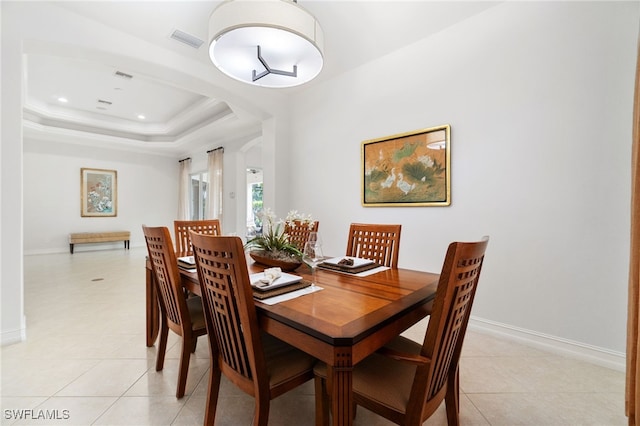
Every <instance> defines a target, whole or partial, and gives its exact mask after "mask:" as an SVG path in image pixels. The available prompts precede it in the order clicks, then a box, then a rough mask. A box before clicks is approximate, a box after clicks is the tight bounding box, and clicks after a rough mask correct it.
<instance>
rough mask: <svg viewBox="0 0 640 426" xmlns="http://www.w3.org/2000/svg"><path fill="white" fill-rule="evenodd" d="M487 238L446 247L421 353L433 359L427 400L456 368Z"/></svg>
mask: <svg viewBox="0 0 640 426" xmlns="http://www.w3.org/2000/svg"><path fill="white" fill-rule="evenodd" d="M488 242H489V241H488V238H486V239H483V240H482V241H479V242H473V243H461V242H454V243H451V244H450V245H449V248H448V250H447V255H446V257H445V261H444V265H443V267H442V272H441V274H440V281H439V283H438V290H437V293H436V298H435V301H434V304H433V310H432V312H431V317H430V319H429V325H428V326H427V332H426V335H425V341H424V344H423V348H422V355H423V356H425V357H427V358H430V359H431V360H432V362H431V364H430V367H429V372H428V378H427V381H428V386H427V395H426V396H427V400H428V399H431V398H432V397H434V396H435V395H436V394H438V392H440V390H441V389H442V388H443V386H445V385H446V383H447V378H448V377H449V375H450V374H452V368H454V369H455V368H457V365H458V361H459V358H460V352H461V350H462V343H463V341H464V336H465V333H466V328H467V324H468V322H469V316H470V313H471V307H472V305H473V299H474V297H475V293H476V288H477V284H478V280H479V278H480V271H481V270H482V263H483V260H484V253H485V251H486V248H487V245H488Z"/></svg>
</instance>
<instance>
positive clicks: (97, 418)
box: [91, 394, 148, 425]
mask: <svg viewBox="0 0 640 426" xmlns="http://www.w3.org/2000/svg"><path fill="white" fill-rule="evenodd" d="M102 398H104V397H102ZM122 398H125V396H124V394H122V395H120V396H118V397H116V399H115V400H114V401H113V403H111V405H109V406H108V407H107V408H105V409H104V411H103V412H102V413H100V415H99V416H98V417H96V418H95V420H94V421H93V422H92V423H91V425H95V424H96V423H97V422H98V421H100V419H101V418H102V416H104V415H105V414H107V413H108V412H109V410H110V409H111V408H112V407H114V406H115V405H116V404H117V403H118V401H120V400H121V399H122ZM126 398H133V397H126ZM140 398H148V397H140Z"/></svg>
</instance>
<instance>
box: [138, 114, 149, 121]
mask: <svg viewBox="0 0 640 426" xmlns="http://www.w3.org/2000/svg"><path fill="white" fill-rule="evenodd" d="M138 118H139V119H140V120H144V119H145V118H147V117H145V116H144V115H142V114H138Z"/></svg>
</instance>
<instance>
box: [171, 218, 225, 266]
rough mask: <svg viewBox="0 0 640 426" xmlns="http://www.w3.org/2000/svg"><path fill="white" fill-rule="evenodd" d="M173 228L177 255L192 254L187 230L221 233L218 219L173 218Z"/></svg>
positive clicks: (209, 233) (211, 233)
mask: <svg viewBox="0 0 640 426" xmlns="http://www.w3.org/2000/svg"><path fill="white" fill-rule="evenodd" d="M173 228H174V235H175V237H176V253H178V257H181V256H192V255H193V251H192V250H191V239H190V238H189V231H196V232H197V233H199V234H206V235H221V234H222V232H221V230H220V221H219V220H218V219H206V220H174V221H173Z"/></svg>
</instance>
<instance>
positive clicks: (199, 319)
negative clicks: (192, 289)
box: [186, 295, 207, 331]
mask: <svg viewBox="0 0 640 426" xmlns="http://www.w3.org/2000/svg"><path fill="white" fill-rule="evenodd" d="M186 301H187V309H188V310H189V316H190V317H191V330H193V331H197V330H202V329H203V328H206V327H207V325H206V323H205V321H204V312H203V310H202V298H201V297H200V296H195V295H194V296H191V297H188V298H187V299H186Z"/></svg>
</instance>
